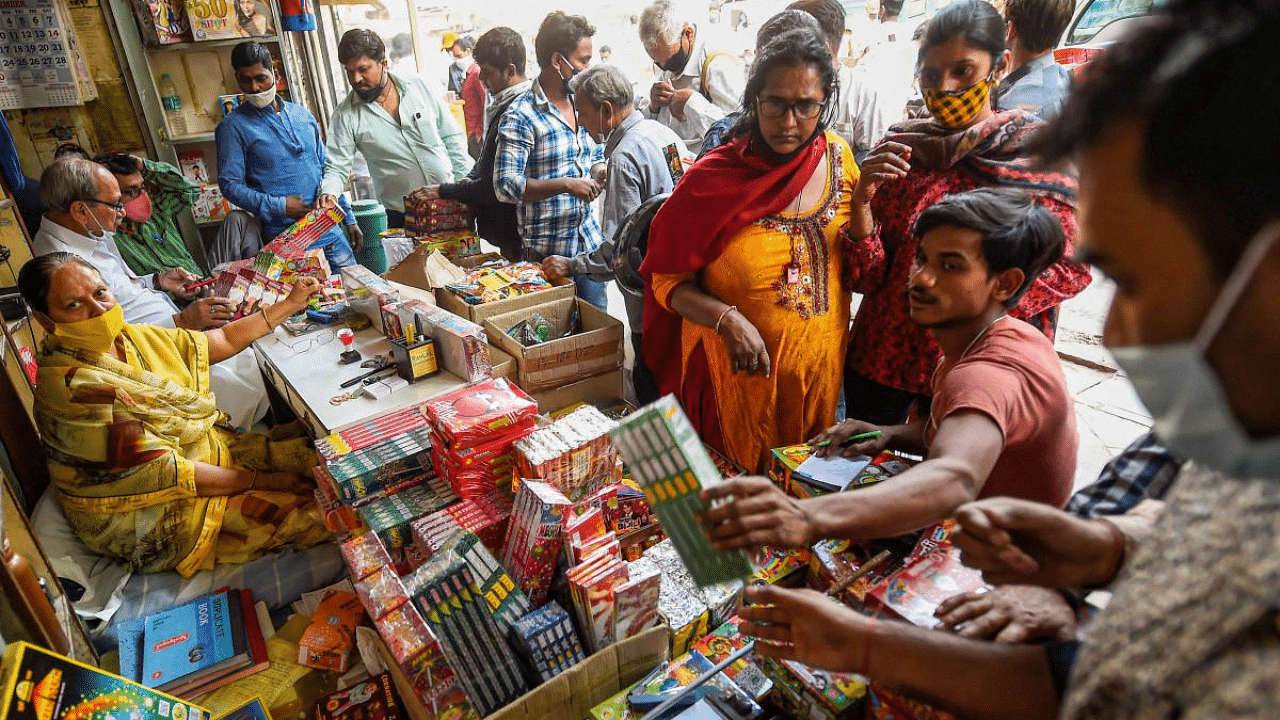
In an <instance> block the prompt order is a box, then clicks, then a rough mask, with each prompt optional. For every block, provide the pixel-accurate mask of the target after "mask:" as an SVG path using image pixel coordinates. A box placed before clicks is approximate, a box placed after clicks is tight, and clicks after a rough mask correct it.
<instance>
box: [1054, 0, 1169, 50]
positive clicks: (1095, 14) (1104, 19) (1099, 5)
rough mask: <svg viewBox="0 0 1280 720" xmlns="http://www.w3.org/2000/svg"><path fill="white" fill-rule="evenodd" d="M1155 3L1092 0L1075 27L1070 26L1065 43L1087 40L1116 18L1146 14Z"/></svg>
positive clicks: (1147, 0)
mask: <svg viewBox="0 0 1280 720" xmlns="http://www.w3.org/2000/svg"><path fill="white" fill-rule="evenodd" d="M1155 4H1156V3H1155V2H1154V0H1094V1H1093V2H1091V3H1089V6H1088V7H1087V8H1085V10H1084V12H1083V13H1081V14H1080V19H1078V20H1077V21H1076V25H1075V27H1073V28H1071V35H1070V36H1069V37H1068V38H1067V44H1069V45H1079V44H1080V43H1086V42H1089V41H1090V40H1092V39H1093V36H1094V35H1097V34H1098V31H1100V30H1102V28H1104V27H1106V26H1108V25H1110V24H1111V23H1113V22H1115V21H1116V20H1123V19H1125V18H1131V17H1137V16H1139V15H1146V14H1148V13H1150V12H1151V7H1152V6H1153V5H1155Z"/></svg>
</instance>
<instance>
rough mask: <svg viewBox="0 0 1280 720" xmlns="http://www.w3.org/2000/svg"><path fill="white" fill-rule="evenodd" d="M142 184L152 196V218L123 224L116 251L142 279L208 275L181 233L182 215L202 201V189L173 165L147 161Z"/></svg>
mask: <svg viewBox="0 0 1280 720" xmlns="http://www.w3.org/2000/svg"><path fill="white" fill-rule="evenodd" d="M142 181H143V182H144V183H146V187H147V194H148V195H150V196H151V217H149V218H147V219H146V220H145V221H143V222H140V223H137V222H134V221H132V220H129V219H127V218H126V219H124V220H121V221H120V225H119V227H117V228H116V232H115V236H116V247H117V248H119V250H120V257H121V258H123V259H124V261H125V263H126V264H127V265H128V266H129V269H130V270H132V271H133V272H134V273H136V274H138V275H150V274H152V273H162V272H164V271H166V270H169V269H171V268H176V267H180V268H182V269H184V270H186V271H187V272H189V273H191V274H193V275H197V276H200V275H204V271H203V270H201V269H200V266H199V265H197V264H196V261H195V259H194V258H192V257H191V252H190V251H189V250H187V244H186V242H185V241H184V240H183V239H182V232H181V231H179V230H178V224H177V220H178V214H179V213H182V212H186V211H187V210H190V209H191V206H192V205H194V204H195V202H196V199H197V198H199V197H200V188H199V187H198V186H196V185H194V184H192V183H191V182H189V181H188V180H187V178H186V177H184V176H183V174H182V172H181V171H180V170H178V168H176V167H174V166H172V165H170V164H169V163H164V162H156V161H154V160H148V159H146V158H143V160H142Z"/></svg>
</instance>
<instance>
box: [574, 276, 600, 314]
mask: <svg viewBox="0 0 1280 720" xmlns="http://www.w3.org/2000/svg"><path fill="white" fill-rule="evenodd" d="M573 284H574V286H575V287H576V288H577V295H578V297H579V298H580V299H582V300H586V301H587V302H589V303H591V304H592V305H595V306H596V307H598V308H600V309H601V310H603V311H604V312H609V283H607V282H597V281H595V280H592V279H591V277H590V276H588V275H574V276H573Z"/></svg>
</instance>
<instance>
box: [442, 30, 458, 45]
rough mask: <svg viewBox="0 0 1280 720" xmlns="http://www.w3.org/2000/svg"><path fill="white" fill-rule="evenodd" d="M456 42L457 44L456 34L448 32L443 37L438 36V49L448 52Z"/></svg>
mask: <svg viewBox="0 0 1280 720" xmlns="http://www.w3.org/2000/svg"><path fill="white" fill-rule="evenodd" d="M456 42H458V33H456V32H454V31H452V30H450V31H448V32H446V33H445V34H444V35H441V36H440V49H441V50H450V49H452V48H453V44H454V43H456Z"/></svg>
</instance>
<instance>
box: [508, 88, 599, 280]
mask: <svg viewBox="0 0 1280 720" xmlns="http://www.w3.org/2000/svg"><path fill="white" fill-rule="evenodd" d="M600 162H604V152H603V151H602V150H601V148H600V146H599V145H597V144H596V143H595V141H593V140H592V139H591V135H590V133H588V132H587V129H586V128H585V127H582V125H581V124H579V125H578V130H577V132H574V130H573V128H572V127H570V126H569V122H568V121H567V120H565V117H564V115H561V114H560V111H559V110H558V109H557V108H556V106H555V105H553V104H552V103H551V101H550V100H549V99H547V94H546V93H545V92H544V91H543V89H542V84H541V83H540V82H537V81H535V82H534V83H533V86H532V87H531V88H530V90H529V92H527V93H525V94H524V95H521V96H520V97H518V98H516V99H515V100H513V101H512V103H511V107H509V108H507V112H506V113H505V114H503V116H502V120H501V122H500V123H499V125H498V154H497V156H496V158H495V163H494V168H493V189H494V192H495V193H496V194H497V196H498V200H500V201H502V202H506V203H512V204H514V205H517V206H518V208H519V209H518V211H517V217H518V219H519V221H520V237H522V238H523V239H524V244H525V247H526V248H527V249H529V250H533V251H534V252H536V253H539V254H542V255H564V256H566V257H573V256H574V255H577V254H578V253H580V252H582V251H583V250H595V249H596V248H598V247H600V240H601V235H600V224H599V223H598V222H596V218H595V214H594V213H592V212H591V205H590V204H589V203H586V202H584V201H582V200H581V199H579V198H577V197H575V196H573V195H571V194H570V193H560V194H558V195H553V196H551V197H549V198H547V199H546V200H539V201H537V202H532V203H526V202H524V188H525V181H526V180H527V179H530V178H532V179H535V180H547V179H550V178H586V177H590V176H591V168H592V166H594V165H595V164H596V163H600Z"/></svg>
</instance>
